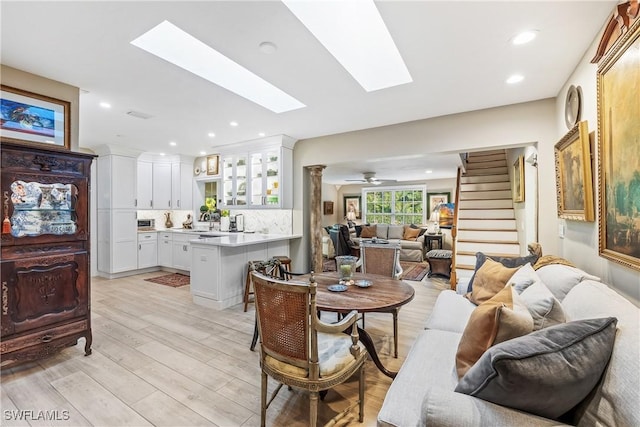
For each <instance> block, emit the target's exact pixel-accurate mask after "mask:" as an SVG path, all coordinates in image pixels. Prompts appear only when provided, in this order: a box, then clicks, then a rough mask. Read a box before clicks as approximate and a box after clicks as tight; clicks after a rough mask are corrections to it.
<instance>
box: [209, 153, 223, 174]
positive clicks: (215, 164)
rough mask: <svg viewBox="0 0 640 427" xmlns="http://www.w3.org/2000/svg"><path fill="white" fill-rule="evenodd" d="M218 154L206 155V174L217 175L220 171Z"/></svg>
mask: <svg viewBox="0 0 640 427" xmlns="http://www.w3.org/2000/svg"><path fill="white" fill-rule="evenodd" d="M219 160H220V156H207V175H218V174H219V173H220V169H219V164H220V161H219Z"/></svg>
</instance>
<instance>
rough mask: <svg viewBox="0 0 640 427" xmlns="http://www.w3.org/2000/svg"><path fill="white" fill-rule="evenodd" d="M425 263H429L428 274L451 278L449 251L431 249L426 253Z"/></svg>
mask: <svg viewBox="0 0 640 427" xmlns="http://www.w3.org/2000/svg"><path fill="white" fill-rule="evenodd" d="M426 258H427V262H428V263H429V274H427V277H431V276H432V275H434V274H437V275H439V276H443V277H446V278H447V279H449V278H451V251H450V250H448V249H433V250H430V251H429V252H427V255H426Z"/></svg>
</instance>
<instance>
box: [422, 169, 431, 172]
mask: <svg viewBox="0 0 640 427" xmlns="http://www.w3.org/2000/svg"><path fill="white" fill-rule="evenodd" d="M424 173H433V171H432V170H431V169H429V170H426V171H424Z"/></svg>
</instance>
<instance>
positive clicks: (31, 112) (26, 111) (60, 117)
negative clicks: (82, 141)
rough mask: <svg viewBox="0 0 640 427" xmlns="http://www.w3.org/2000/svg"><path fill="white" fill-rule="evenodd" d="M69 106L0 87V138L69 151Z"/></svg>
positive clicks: (58, 100) (41, 96) (65, 102)
mask: <svg viewBox="0 0 640 427" xmlns="http://www.w3.org/2000/svg"><path fill="white" fill-rule="evenodd" d="M70 106H71V103H70V102H68V101H62V100H60V99H54V98H50V97H48V96H44V95H38V94H36V93H31V92H27V91H26V90H22V89H16V88H12V87H9V86H5V85H1V86H0V138H1V139H2V140H3V141H13V142H19V143H24V144H30V145H33V144H35V145H42V144H44V145H49V146H54V147H58V148H64V149H67V150H69V149H70V148H71V143H70V141H71V124H70V120H69V115H70Z"/></svg>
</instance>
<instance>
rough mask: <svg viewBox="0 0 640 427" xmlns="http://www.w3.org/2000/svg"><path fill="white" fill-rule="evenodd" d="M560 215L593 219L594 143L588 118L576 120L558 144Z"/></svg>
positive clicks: (585, 219) (556, 148) (556, 146)
mask: <svg viewBox="0 0 640 427" xmlns="http://www.w3.org/2000/svg"><path fill="white" fill-rule="evenodd" d="M554 151H555V161H556V190H557V191H556V194H557V198H558V217H559V218H564V219H569V220H575V221H594V220H595V212H594V208H593V178H592V172H591V144H590V141H589V125H588V123H587V121H586V120H584V121H581V122H579V123H577V124H576V125H575V126H573V128H572V129H571V130H570V131H569V132H568V133H567V134H566V135H565V136H564V137H563V138H562V139H561V140H560V141H558V143H557V144H556V145H555V149H554Z"/></svg>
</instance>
